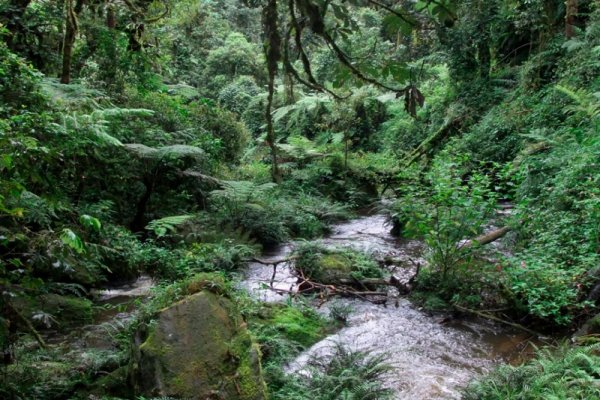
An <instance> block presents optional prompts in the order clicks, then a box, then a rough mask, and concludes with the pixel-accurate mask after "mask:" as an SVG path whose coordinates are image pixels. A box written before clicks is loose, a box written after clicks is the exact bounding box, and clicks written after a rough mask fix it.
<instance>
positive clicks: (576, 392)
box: [0, 0, 600, 399]
mask: <svg viewBox="0 0 600 400" xmlns="http://www.w3.org/2000/svg"><path fill="white" fill-rule="evenodd" d="M261 16H262V20H261ZM599 60H600V9H599V8H598V4H597V2H594V1H592V0H580V1H575V2H574V1H571V0H568V1H562V0H560V1H559V0H527V1H525V0H491V1H484V0H435V1H428V0H420V1H403V0H399V1H395V0H393V1H392V0H385V1H381V2H380V1H374V0H364V1H363V0H360V1H352V2H344V1H331V2H320V1H312V0H292V1H290V2H283V1H281V0H279V1H277V0H266V1H244V2H238V1H234V0H217V1H210V2H209V1H205V0H185V1H171V0H161V1H144V0H131V1H129V0H128V1H123V2H116V1H103V2H100V1H89V0H88V1H84V0H67V1H64V2H48V1H38V0H0V296H1V297H0V347H1V348H2V351H3V355H4V361H3V363H4V364H5V365H4V368H7V369H8V370H9V371H8V372H11V371H12V372H13V373H16V374H17V375H18V376H20V377H21V378H22V380H21V381H19V382H16V381H14V380H13V381H11V380H10V379H9V378H8V379H7V376H8V375H7V374H2V376H0V385H1V388H0V395H1V396H2V397H6V398H48V399H55V398H64V397H68V396H72V395H74V393H76V392H77V393H78V394H79V392H80V393H81V394H82V395H83V394H85V393H88V392H89V391H90V390H92V388H96V389H97V386H94V385H96V383H95V382H96V381H98V379H99V377H100V376H101V375H102V374H103V373H104V372H111V371H105V369H111V368H112V370H117V369H118V367H123V366H124V364H125V363H126V360H127V357H128V356H127V348H128V346H129V344H128V341H127V340H128V338H129V336H127V335H131V334H132V332H133V329H134V328H135V326H136V324H137V323H141V322H140V321H145V322H147V321H149V320H151V319H152V318H153V316H154V315H155V313H156V312H157V310H159V309H160V308H162V307H165V306H168V305H169V304H171V303H172V302H174V301H176V300H178V299H180V298H181V297H182V296H185V295H187V294H190V293H195V292H197V291H198V290H200V289H207V290H208V286H210V287H211V288H212V290H216V291H218V290H222V292H223V293H224V292H227V293H230V294H231V293H237V291H238V290H237V289H236V288H235V285H233V284H231V283H230V280H231V279H232V278H234V277H235V274H236V272H237V271H239V269H240V267H242V266H244V265H245V263H247V261H248V260H250V259H251V258H253V257H256V256H257V255H259V253H260V252H261V251H262V250H263V249H268V248H270V247H273V246H276V245H279V244H282V243H285V242H288V241H290V240H292V239H296V238H303V239H311V238H318V237H321V236H323V235H325V234H326V233H327V232H328V231H329V228H330V225H331V224H332V223H334V222H336V221H338V220H342V219H346V218H348V217H349V216H350V215H352V213H353V212H355V211H358V210H359V209H361V208H364V207H367V206H372V205H374V204H375V203H376V202H377V201H378V200H380V199H381V197H385V198H386V201H385V202H382V203H380V204H378V208H379V209H383V210H385V212H387V213H388V216H389V220H390V222H391V223H392V224H393V228H394V229H393V231H394V233H395V234H398V235H400V236H404V237H410V238H416V239H418V240H421V241H423V242H424V244H425V245H426V248H427V249H426V253H425V254H424V256H425V258H426V260H427V265H424V266H423V268H422V269H421V270H420V274H419V276H418V277H417V278H416V280H415V285H414V288H415V291H414V292H413V298H414V299H415V300H417V301H421V302H422V303H423V304H424V305H425V306H427V307H429V308H439V309H452V308H461V309H464V308H468V309H472V310H475V309H485V310H502V311H500V314H498V316H499V318H501V319H511V320H514V321H517V322H519V323H520V324H524V325H528V326H531V327H534V328H535V329H537V330H546V331H548V332H552V331H556V330H557V329H562V330H566V329H572V328H575V327H576V326H578V325H580V324H582V323H583V322H584V321H585V320H586V319H589V318H591V317H592V316H594V315H595V314H597V313H598V311H599V310H598V305H599V304H598V303H597V302H598V300H599V297H600V296H598V290H600V289H599V288H600V286H599V285H600V273H599V270H598V262H599V261H600V260H599V254H600V247H599V245H600V236H599V235H600V228H599V227H600V200H599V198H600V197H599V187H600V186H599V184H600V173H599V172H598V163H599V159H598V157H599V154H600V153H599V152H600V139H599V134H600V61H599ZM506 204H511V205H512V206H513V207H512V212H510V213H503V214H502V215H500V214H499V213H498V210H499V209H500V208H501V207H500V206H501V205H506ZM504 225H506V226H508V227H510V229H511V232H510V233H509V234H508V235H507V236H506V237H505V238H504V239H503V245H502V246H501V247H500V248H496V247H495V245H491V244H490V245H488V244H482V245H480V244H479V243H477V241H474V240H473V239H475V238H477V237H478V236H479V235H481V234H483V233H485V232H486V231H488V230H489V229H492V227H500V226H504ZM500 250H502V251H500ZM294 257H295V258H297V260H296V271H297V272H299V273H301V274H303V275H304V276H305V277H306V278H310V279H314V280H315V281H320V282H323V283H326V284H330V283H338V282H340V279H342V278H348V277H351V278H354V279H356V280H360V279H362V278H381V277H383V276H384V274H383V272H382V270H381V269H380V267H379V265H378V264H377V263H376V262H375V261H373V259H372V257H371V256H369V255H367V254H363V253H359V252H356V251H352V250H348V249H332V248H325V247H322V246H315V245H313V244H310V243H309V244H301V245H299V246H298V247H297V250H296V253H295V255H294ZM143 273H145V274H149V275H151V276H152V277H153V278H154V279H155V280H156V282H157V285H158V288H157V289H156V290H155V293H154V294H153V295H152V296H151V299H150V301H149V302H148V303H147V304H145V305H144V306H141V305H137V306H136V307H135V308H136V309H137V313H136V318H135V319H134V320H133V321H130V322H131V327H130V328H128V329H125V330H122V333H123V332H125V333H124V334H123V338H121V339H122V340H121V339H120V342H119V345H118V346H117V347H118V349H119V352H118V357H117V358H118V360H116V361H115V360H109V361H110V362H108V363H107V362H105V361H106V357H107V355H106V354H100V353H98V354H96V353H93V354H91V355H90V360H88V361H89V362H88V363H87V364H86V363H84V367H82V369H81V370H79V371H78V372H77V371H76V369H75V367H74V365H75V364H76V363H78V362H80V357H78V356H77V355H76V354H74V353H73V352H68V351H67V352H62V351H59V349H57V348H56V346H54V345H52V344H49V345H48V346H46V344H45V341H48V342H49V343H50V342H51V340H47V339H51V337H52V334H51V332H58V334H60V335H66V334H67V333H68V332H69V331H70V330H72V329H75V328H78V327H82V326H84V325H86V324H89V323H90V322H92V321H94V320H95V318H96V317H97V315H98V314H99V313H100V312H99V306H98V304H97V300H98V299H97V298H95V297H94V295H93V289H96V288H100V287H104V286H106V285H110V284H114V283H118V282H122V281H127V280H131V279H133V278H135V277H137V276H139V275H140V274H143ZM206 273H210V274H213V275H210V278H206V276H205V275H200V276H203V277H204V278H202V279H199V278H198V276H199V275H198V274H206ZM208 281H210V282H212V283H211V284H210V285H208V284H206V282H208ZM198 282H204V283H202V284H201V283H198ZM215 282H216V283H215ZM191 287H195V288H191ZM215 287H218V288H220V289H215ZM190 288H191V289H190ZM236 295H237V294H236ZM240 302H241V303H243V304H245V305H246V306H247V307H248V310H245V312H244V315H245V316H246V317H247V318H248V320H249V324H250V325H251V329H252V330H253V332H254V334H255V335H256V336H257V337H258V339H259V341H260V342H261V344H262V346H263V352H264V353H265V354H264V355H265V371H266V373H267V375H268V380H269V385H270V387H271V389H272V391H273V397H274V398H282V399H283V398H316V399H320V398H322V399H334V398H356V399H370V398H384V397H385V396H386V395H387V391H385V390H384V389H382V388H381V387H380V386H379V383H378V382H379V379H380V378H381V376H382V374H384V373H385V372H386V367H384V366H382V364H381V360H380V359H379V358H377V357H372V356H369V355H366V354H362V353H354V352H348V351H347V349H343V348H340V349H337V353H338V356H337V357H333V360H332V361H331V362H330V363H328V362H324V360H317V361H318V362H317V361H316V362H317V363H318V364H319V365H318V366H316V367H315V368H314V370H312V372H311V374H310V376H306V377H305V379H304V378H303V379H301V380H300V382H297V383H293V382H288V381H287V380H286V379H287V378H286V377H285V376H284V374H283V373H282V372H281V370H282V366H283V364H284V363H285V362H287V361H289V360H290V357H291V356H292V355H294V354H297V352H298V351H300V350H301V349H304V348H306V347H307V346H309V345H310V344H312V343H314V342H315V341H317V340H318V339H319V338H321V337H322V336H323V335H324V334H325V333H326V332H325V330H324V325H325V322H324V320H323V319H322V318H320V317H318V316H317V315H315V314H314V313H312V314H311V312H310V311H307V310H305V309H303V308H300V309H297V308H292V307H283V308H281V309H279V308H274V309H273V310H268V311H265V310H262V311H259V310H257V309H256V308H257V307H258V306H257V305H256V304H254V305H253V304H251V303H252V302H251V301H249V300H248V299H246V300H240ZM258 308H260V307H258ZM261 312H262V313H266V314H268V315H263V316H262V319H263V321H262V322H256V321H254V322H251V321H250V320H252V319H256V317H257V315H260V314H261ZM342 314H343V312H342ZM258 319H260V318H258ZM338 319H339V320H340V321H342V320H343V319H344V318H343V315H341V316H340V318H338ZM253 324H254V325H253ZM126 339H127V340H126ZM35 347H38V348H35ZM44 347H47V348H44ZM34 348H35V349H34ZM290 349H292V350H290ZM596 353H597V348H596V347H588V348H583V349H579V348H577V349H573V350H564V357H563V359H560V357H559V356H544V357H541V358H540V359H539V360H538V361H534V362H532V363H531V364H528V365H526V366H523V367H517V368H508V367H507V368H504V369H501V370H500V371H499V372H497V373H496V375H494V376H492V377H491V378H489V379H487V380H486V379H484V380H481V381H480V382H479V383H478V384H476V385H475V386H474V387H473V391H472V393H478V394H477V395H476V396H475V397H477V398H508V397H511V396H512V397H511V398H535V396H541V397H546V396H554V397H557V398H561V397H578V396H579V397H586V396H587V397H589V396H591V397H590V398H592V397H593V394H590V393H588V392H586V390H588V389H586V388H581V387H580V386H581V385H579V384H572V382H571V381H577V382H580V381H582V380H594V379H596V378H595V375H594V374H596V375H597V368H598V360H597V356H596ZM560 354H563V353H560ZM103 360H104V361H103ZM106 364H109V366H106ZM30 366H34V368H30ZM562 369H564V370H565V371H566V372H564V374H563V375H561V376H562V377H563V378H564V379H558V380H553V381H552V385H550V386H548V387H544V386H545V385H544V382H546V380H548V379H551V378H549V376H554V375H553V374H554V371H558V370H560V371H562ZM348 370H351V371H352V372H351V375H352V376H356V377H358V385H355V384H356V382H350V380H348V379H347V371H348ZM38 372H39V373H41V374H42V375H40V376H39V384H33V383H31V382H33V379H34V378H36V377H37V376H36V374H37V373H38ZM121 373H122V371H121ZM561 373H562V372H561ZM9 375H10V374H9ZM53 375H56V376H58V378H57V379H56V380H55V381H52V376H53ZM121 378H123V377H121ZM545 379H546V380H545ZM371 380H373V382H368V381H371ZM367 383H368V384H367ZM496 390H502V391H503V392H502V393H504V394H502V395H501V396H505V397H501V396H500V395H499V394H497V393H498V392H495V391H496ZM544 390H547V392H544ZM589 390H593V388H592V389H589ZM292 393H293V395H294V396H296V397H291V396H292ZM315 393H316V394H315ZM121 394H122V393H121ZM317 394H318V396H317ZM469 395H470V394H467V395H466V396H467V397H468V396H469ZM286 396H287V397H286ZM298 396H299V397H298ZM319 396H321V397H319ZM478 396H479V397H478ZM494 396H495V397H494ZM498 396H500V397H498ZM475 397H473V398H475Z"/></svg>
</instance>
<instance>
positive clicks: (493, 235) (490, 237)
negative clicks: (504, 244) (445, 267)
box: [462, 226, 511, 249]
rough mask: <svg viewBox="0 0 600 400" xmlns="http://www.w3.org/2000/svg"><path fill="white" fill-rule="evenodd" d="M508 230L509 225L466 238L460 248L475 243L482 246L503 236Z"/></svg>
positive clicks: (468, 246)
mask: <svg viewBox="0 0 600 400" xmlns="http://www.w3.org/2000/svg"><path fill="white" fill-rule="evenodd" d="M510 230H511V228H510V227H509V226H504V227H502V228H499V229H496V230H493V231H491V232H488V233H486V234H483V235H481V236H479V237H476V238H475V239H472V240H468V241H467V242H465V244H464V245H463V246H462V248H463V249H468V248H470V247H473V246H476V245H479V246H483V245H486V244H488V243H492V242H495V241H496V240H498V239H500V238H501V237H503V236H504V235H506V234H507V233H508V232H509V231H510Z"/></svg>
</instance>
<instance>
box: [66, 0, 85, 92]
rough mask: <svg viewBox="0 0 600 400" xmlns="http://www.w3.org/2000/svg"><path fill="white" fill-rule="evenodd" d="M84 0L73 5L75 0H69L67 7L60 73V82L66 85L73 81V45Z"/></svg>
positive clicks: (79, 0) (78, 0)
mask: <svg viewBox="0 0 600 400" xmlns="http://www.w3.org/2000/svg"><path fill="white" fill-rule="evenodd" d="M83 3H84V0H77V4H76V5H75V7H73V0H67V7H66V8H67V9H66V17H65V22H66V28H65V39H64V43H63V54H62V59H63V62H62V72H61V74H60V83H63V84H65V85H67V84H69V83H71V62H72V60H73V46H74V45H75V37H76V36H77V31H78V30H79V26H78V21H77V16H78V15H79V14H80V13H81V10H82V9H83Z"/></svg>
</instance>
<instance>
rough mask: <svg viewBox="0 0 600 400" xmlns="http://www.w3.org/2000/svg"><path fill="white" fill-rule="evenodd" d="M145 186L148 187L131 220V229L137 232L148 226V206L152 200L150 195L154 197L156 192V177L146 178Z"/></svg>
mask: <svg viewBox="0 0 600 400" xmlns="http://www.w3.org/2000/svg"><path fill="white" fill-rule="evenodd" d="M144 186H145V187H146V189H145V190H144V193H143V194H142V197H140V199H139V201H138V203H137V206H136V211H135V216H134V217H133V221H131V226H130V227H131V230H132V231H133V232H136V233H137V232H142V231H143V230H144V227H145V226H146V224H145V219H146V208H147V207H148V202H149V201H150V197H152V193H153V192H154V179H153V178H147V179H144Z"/></svg>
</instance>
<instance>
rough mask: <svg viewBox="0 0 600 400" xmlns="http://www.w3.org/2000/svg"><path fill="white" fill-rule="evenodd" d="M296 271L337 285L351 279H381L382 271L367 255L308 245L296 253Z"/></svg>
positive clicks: (301, 247)
mask: <svg viewBox="0 0 600 400" xmlns="http://www.w3.org/2000/svg"><path fill="white" fill-rule="evenodd" d="M295 256H296V264H295V266H296V269H298V270H300V271H302V272H303V273H304V275H306V276H308V277H310V278H311V279H312V280H314V281H317V282H321V283H326V284H336V283H339V282H340V280H342V279H349V278H352V277H354V278H356V279H362V278H380V277H381V276H382V270H381V268H379V266H378V265H377V263H376V262H375V261H374V260H373V259H372V258H371V257H370V256H369V255H367V254H364V253H361V252H359V251H355V250H351V249H345V248H343V249H342V248H340V249H337V248H328V247H323V246H321V245H318V244H317V245H315V244H314V243H306V244H304V245H302V246H299V248H298V249H297V250H296V252H295Z"/></svg>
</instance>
